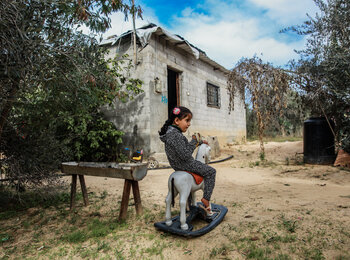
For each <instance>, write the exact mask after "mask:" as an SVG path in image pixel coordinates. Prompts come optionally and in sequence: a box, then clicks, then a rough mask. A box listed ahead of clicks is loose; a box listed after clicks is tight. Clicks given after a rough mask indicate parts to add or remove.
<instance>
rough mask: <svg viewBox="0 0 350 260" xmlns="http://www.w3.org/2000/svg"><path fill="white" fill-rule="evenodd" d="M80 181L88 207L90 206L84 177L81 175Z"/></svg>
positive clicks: (85, 203)
mask: <svg viewBox="0 0 350 260" xmlns="http://www.w3.org/2000/svg"><path fill="white" fill-rule="evenodd" d="M79 181H80V187H81V192H82V193H83V199H84V205H85V206H87V205H89V198H88V194H87V189H86V185H85V178H84V175H79Z"/></svg>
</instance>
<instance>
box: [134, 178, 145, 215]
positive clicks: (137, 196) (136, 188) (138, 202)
mask: <svg viewBox="0 0 350 260" xmlns="http://www.w3.org/2000/svg"><path fill="white" fill-rule="evenodd" d="M131 184H132V192H133V194H134V201H135V208H136V214H137V215H142V213H143V209H142V204H141V196H140V189H139V182H138V181H131Z"/></svg>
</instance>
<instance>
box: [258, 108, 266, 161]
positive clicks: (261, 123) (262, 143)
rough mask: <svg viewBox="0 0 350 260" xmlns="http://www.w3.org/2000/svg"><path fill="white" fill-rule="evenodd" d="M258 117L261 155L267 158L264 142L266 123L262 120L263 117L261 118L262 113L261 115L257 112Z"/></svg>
mask: <svg viewBox="0 0 350 260" xmlns="http://www.w3.org/2000/svg"><path fill="white" fill-rule="evenodd" d="M256 116H257V118H258V133H259V140H260V155H263V156H265V147H264V141H263V135H264V123H263V120H262V117H261V113H260V111H259V110H258V111H257V112H256ZM260 157H261V156H260Z"/></svg>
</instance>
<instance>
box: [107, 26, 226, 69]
mask: <svg viewBox="0 0 350 260" xmlns="http://www.w3.org/2000/svg"><path fill="white" fill-rule="evenodd" d="M132 33H133V31H132V30H130V31H127V32H125V33H123V34H121V35H119V36H115V37H111V38H108V39H106V40H104V41H102V42H101V45H110V46H113V45H115V44H116V43H118V42H119V41H121V40H122V39H123V38H125V37H129V36H130V35H131V34H132ZM152 34H154V35H157V36H160V37H163V38H164V39H165V40H166V41H169V42H171V43H172V44H174V45H175V46H176V47H177V48H179V49H182V50H184V51H185V52H187V53H190V54H191V55H193V56H194V57H195V58H196V59H199V60H202V61H204V62H205V63H207V64H209V65H211V66H212V67H213V68H214V70H219V71H222V72H223V73H229V70H228V69H226V68H225V67H223V66H222V65H220V64H218V63H217V62H215V61H213V60H212V59H210V58H209V57H208V56H207V55H206V53H205V52H204V51H202V50H200V49H199V48H197V47H195V46H193V45H192V44H190V43H189V42H188V41H186V40H185V39H184V38H183V37H181V36H179V35H175V34H172V33H170V32H168V31H167V30H165V29H163V28H162V27H159V26H157V25H155V24H152V23H151V24H148V25H146V26H143V27H140V28H138V29H136V35H137V39H138V42H139V43H140V45H141V46H142V48H144V47H146V46H147V44H148V43H149V41H150V39H151V36H152Z"/></svg>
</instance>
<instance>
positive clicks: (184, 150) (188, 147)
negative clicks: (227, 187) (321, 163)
mask: <svg viewBox="0 0 350 260" xmlns="http://www.w3.org/2000/svg"><path fill="white" fill-rule="evenodd" d="M191 119H192V112H191V111H190V110H189V109H188V108H186V107H181V106H179V107H175V108H174V109H173V110H172V113H171V115H170V117H169V119H168V120H167V121H165V124H164V125H163V127H162V128H161V129H160V131H159V135H160V140H161V141H162V142H164V143H165V153H166V155H167V157H168V160H169V163H170V165H171V167H172V168H173V169H174V170H175V171H189V172H193V173H196V174H198V175H200V176H202V177H203V178H204V194H203V198H202V200H201V201H202V203H203V204H204V206H205V210H206V211H207V214H208V215H212V214H213V213H212V211H211V207H210V203H209V201H210V197H211V194H212V193H213V189H214V186H215V176H216V170H215V169H214V168H213V167H210V166H209V165H207V164H203V163H201V162H199V161H197V160H195V159H194V158H193V157H192V153H193V151H194V149H196V147H197V145H199V144H200V143H199V142H198V141H197V138H196V136H195V135H193V136H192V140H191V141H190V142H189V141H188V140H187V138H186V137H185V136H184V135H183V134H182V133H184V132H186V131H187V129H188V128H189V126H190V125H191ZM204 143H206V144H208V143H207V142H206V141H204Z"/></svg>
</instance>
